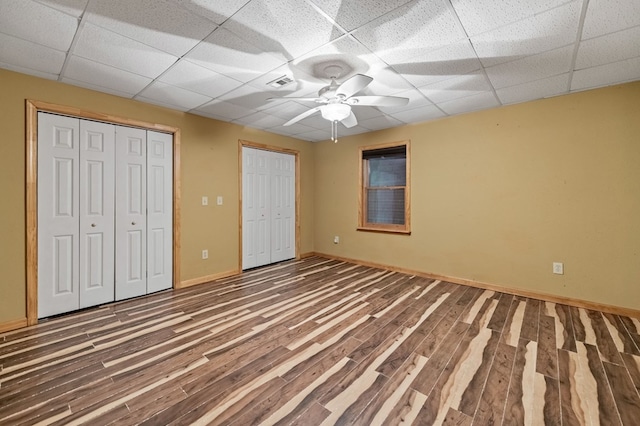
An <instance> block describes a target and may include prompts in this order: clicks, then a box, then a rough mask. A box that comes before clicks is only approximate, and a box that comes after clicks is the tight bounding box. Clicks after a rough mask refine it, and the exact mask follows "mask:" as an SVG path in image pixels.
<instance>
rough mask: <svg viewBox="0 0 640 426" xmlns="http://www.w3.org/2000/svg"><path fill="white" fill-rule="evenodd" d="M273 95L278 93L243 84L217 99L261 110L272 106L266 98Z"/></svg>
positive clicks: (276, 95)
mask: <svg viewBox="0 0 640 426" xmlns="http://www.w3.org/2000/svg"><path fill="white" fill-rule="evenodd" d="M273 97H278V93H277V92H276V91H275V90H273V91H271V92H266V91H263V90H260V89H256V88H255V87H252V86H249V85H246V84H245V85H244V86H240V87H238V88H237V89H234V90H232V91H230V92H227V93H225V94H224V95H222V96H219V97H218V99H220V100H221V101H225V102H230V103H232V104H235V105H239V106H241V107H243V108H248V109H252V110H262V109H267V108H270V107H272V106H273V105H272V104H271V103H270V102H269V101H268V100H267V99H269V98H273Z"/></svg>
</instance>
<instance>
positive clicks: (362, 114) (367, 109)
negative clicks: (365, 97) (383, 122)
mask: <svg viewBox="0 0 640 426" xmlns="http://www.w3.org/2000/svg"><path fill="white" fill-rule="evenodd" d="M351 110H352V111H353V113H354V114H355V115H356V118H357V119H358V121H359V120H369V119H371V118H378V117H382V116H384V115H385V114H384V112H382V111H380V110H379V109H378V108H376V107H372V106H357V105H356V106H354V107H351Z"/></svg>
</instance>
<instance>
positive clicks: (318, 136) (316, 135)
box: [296, 130, 331, 142]
mask: <svg viewBox="0 0 640 426" xmlns="http://www.w3.org/2000/svg"><path fill="white" fill-rule="evenodd" d="M296 138H298V139H302V140H305V141H310V142H320V141H326V140H329V139H330V138H331V132H330V131H326V130H314V131H313V132H307V133H298V134H297V135H296Z"/></svg>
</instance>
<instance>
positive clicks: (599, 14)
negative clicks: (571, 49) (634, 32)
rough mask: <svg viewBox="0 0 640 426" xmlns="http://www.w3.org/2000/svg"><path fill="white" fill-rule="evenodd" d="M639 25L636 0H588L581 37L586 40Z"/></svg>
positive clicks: (639, 13)
mask: <svg viewBox="0 0 640 426" xmlns="http://www.w3.org/2000/svg"><path fill="white" fill-rule="evenodd" d="M637 25H640V2H639V1H638V0H590V1H589V7H588V8H587V15H586V16H585V19H584V26H583V29H582V39H583V40H586V39H589V38H593V37H598V36H601V35H603V34H609V33H612V32H615V31H620V30H624V29H626V28H631V27H635V26H637Z"/></svg>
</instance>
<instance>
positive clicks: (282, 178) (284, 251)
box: [271, 152, 296, 262]
mask: <svg viewBox="0 0 640 426" xmlns="http://www.w3.org/2000/svg"><path fill="white" fill-rule="evenodd" d="M295 192H296V157H295V156H294V155H290V154H283V153H278V152H272V153H271V206H272V214H271V262H280V261H282V260H286V259H292V258H294V257H295V256H296V247H295V215H296V205H295V203H296V197H295Z"/></svg>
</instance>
